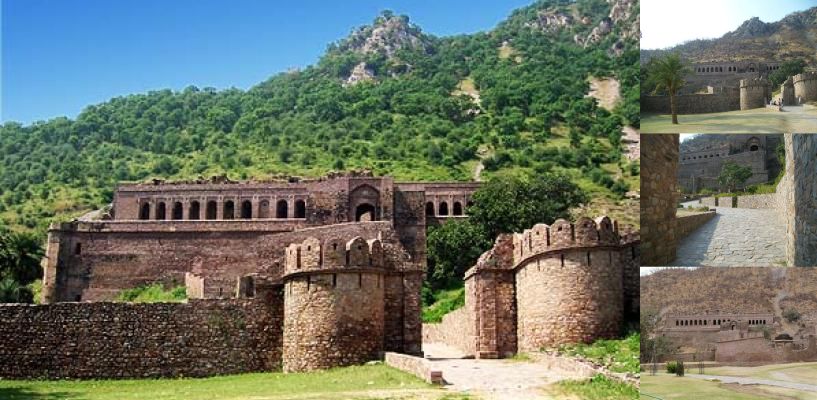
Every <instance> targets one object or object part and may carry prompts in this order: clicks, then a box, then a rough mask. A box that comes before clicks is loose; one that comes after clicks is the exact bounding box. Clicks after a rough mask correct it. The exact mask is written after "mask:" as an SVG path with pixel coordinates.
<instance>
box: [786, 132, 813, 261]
mask: <svg viewBox="0 0 817 400" xmlns="http://www.w3.org/2000/svg"><path fill="white" fill-rule="evenodd" d="M785 148H786V174H785V176H784V183H782V184H781V185H780V188H782V189H783V190H782V193H779V194H778V195H779V196H782V198H781V201H782V211H783V214H784V218H785V221H786V261H787V263H788V265H789V266H792V267H817V135H813V134H790V133H787V134H786V135H785Z"/></svg>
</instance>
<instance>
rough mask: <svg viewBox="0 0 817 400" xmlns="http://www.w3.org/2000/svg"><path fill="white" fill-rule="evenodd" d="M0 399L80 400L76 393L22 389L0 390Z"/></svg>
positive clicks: (80, 397)
mask: <svg viewBox="0 0 817 400" xmlns="http://www.w3.org/2000/svg"><path fill="white" fill-rule="evenodd" d="M0 399H3V400H82V399H84V397H82V396H81V395H79V394H77V393H68V392H52V393H39V392H34V391H31V390H29V389H26V388H22V387H11V388H0Z"/></svg>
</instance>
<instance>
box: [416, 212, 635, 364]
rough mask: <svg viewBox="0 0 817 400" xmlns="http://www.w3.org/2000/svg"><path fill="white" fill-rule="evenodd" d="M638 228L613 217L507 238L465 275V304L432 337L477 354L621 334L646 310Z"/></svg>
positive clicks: (431, 330) (430, 328)
mask: <svg viewBox="0 0 817 400" xmlns="http://www.w3.org/2000/svg"><path fill="white" fill-rule="evenodd" d="M639 243H640V240H639V236H638V232H633V231H630V230H629V229H628V228H626V227H619V226H618V224H617V223H616V222H614V221H612V220H610V219H609V218H607V217H600V218H597V219H596V220H592V219H589V218H580V219H579V220H578V221H576V222H575V223H569V222H567V221H565V220H557V221H555V222H554V223H553V224H551V225H545V224H537V225H536V226H534V227H533V228H531V229H528V230H525V231H524V232H522V233H516V234H512V235H501V236H499V237H498V238H497V240H496V243H495V245H494V247H493V248H492V249H491V250H489V251H488V252H486V253H485V254H483V255H482V256H481V257H480V258H479V260H478V261H477V264H476V265H475V266H474V267H472V268H471V269H469V270H468V271H467V272H466V273H465V307H463V308H460V309H458V310H456V311H454V312H452V313H449V314H447V315H445V316H444V317H443V321H442V323H440V324H424V326H423V335H424V342H440V343H445V344H447V345H449V346H453V347H455V348H458V349H459V350H461V351H462V352H463V353H465V354H467V355H473V356H475V357H477V358H498V357H508V356H511V355H513V354H515V353H517V352H530V351H539V350H540V349H542V348H546V347H553V346H557V345H560V344H566V343H577V342H584V343H589V342H592V341H594V340H596V339H599V338H611V337H615V336H616V335H618V334H619V332H620V331H621V327H622V326H623V324H624V322H625V321H628V320H634V319H635V318H636V317H637V316H638V313H639V287H638V269H639V266H640V252H639V247H638V245H639Z"/></svg>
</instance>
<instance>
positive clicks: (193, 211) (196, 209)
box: [187, 200, 201, 220]
mask: <svg viewBox="0 0 817 400" xmlns="http://www.w3.org/2000/svg"><path fill="white" fill-rule="evenodd" d="M200 214H201V205H200V204H199V202H198V201H195V200H193V201H192V202H190V211H188V212H187V219H192V220H196V219H199V218H201V215H200Z"/></svg>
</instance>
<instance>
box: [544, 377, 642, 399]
mask: <svg viewBox="0 0 817 400" xmlns="http://www.w3.org/2000/svg"><path fill="white" fill-rule="evenodd" d="M549 389H550V390H549V391H550V392H551V394H553V395H555V396H565V397H570V398H574V397H578V398H580V399H586V400H619V399H621V400H625V399H627V400H629V399H638V398H639V397H638V389H636V388H635V387H634V386H632V385H628V384H626V383H622V382H619V381H616V380H613V379H610V378H608V377H606V376H604V375H601V374H598V375H596V376H594V377H592V378H590V379H585V380H566V381H560V382H558V383H556V384H554V385H552V386H551V387H550V388H549Z"/></svg>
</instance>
